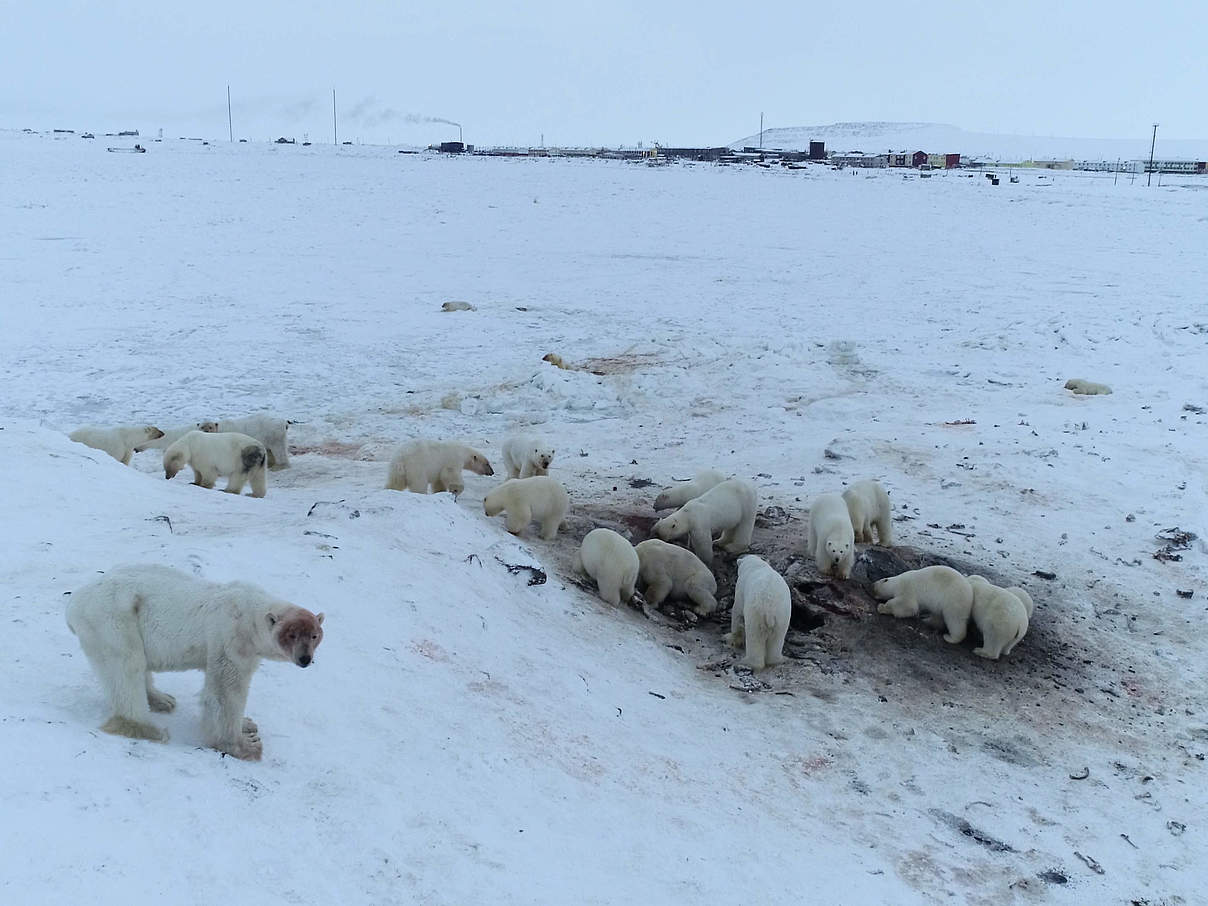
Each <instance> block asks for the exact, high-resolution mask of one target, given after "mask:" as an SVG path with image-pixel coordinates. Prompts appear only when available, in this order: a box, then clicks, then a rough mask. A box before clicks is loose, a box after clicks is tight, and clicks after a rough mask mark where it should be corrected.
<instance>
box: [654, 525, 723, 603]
mask: <svg viewBox="0 0 1208 906" xmlns="http://www.w3.org/2000/svg"><path fill="white" fill-rule="evenodd" d="M634 550H635V551H636V552H637V555H638V563H639V568H638V578H639V579H640V580H641V581H642V583H643V584H644V585H645V587H646V601H647V603H648V604H650V605H651V606H652V607H658V606H659V605H660V604H662V603H663V601H665V600H666V599H667V598H668V597H674V598H687V599H688V600H689V601H691V602H692V604H693V607H692V609H693V610H694V611H696V613H697V614H698V615H700V616H702V617H703V616H708V615H709V614H711V613H713V611H715V610H717V599H716V598H715V597H714V595H716V594H717V580H716V579H715V578H713V573H711V572H709V567H707V566H705V564H703V563H701V562H700V558H698V557H697V556H696V554H694V553H692V551H689V550H685V549H684V548H682V547H679V546H677V545H675V544H668V543H667V542H666V541H660V540H659V539H657V538H651V539H649V540H648V541H643V542H642V543H641V544H639V545H638V546H637V547H636V548H634Z"/></svg>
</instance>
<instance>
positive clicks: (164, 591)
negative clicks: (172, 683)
mask: <svg viewBox="0 0 1208 906" xmlns="http://www.w3.org/2000/svg"><path fill="white" fill-rule="evenodd" d="M67 625H68V627H69V628H70V629H71V631H72V632H73V633H75V635H76V637H77V638H79V640H80V647H81V648H83V649H84V654H85V655H87V656H88V660H89V662H90V663H91V664H92V669H93V671H94V672H95V673H96V675H97V678H98V679H100V681H101V686H102V687H103V688H104V690H105V694H106V695H107V696H108V698H109V704H110V706H111V707H112V708H113V716H112V717H110V718H109V720H107V721H106V722H105V723H104V724H103V725H102V726H101V729H102V730H104V731H105V732H106V733H115V734H118V735H121V736H130V737H133V738H134V739H153V740H159V741H163V740H166V739H167V738H168V734H167V732H166V731H164V730H161V729H160V728H158V727H156V726H154V725H153V724H152V723H151V712H152V711H171V710H172V709H173V708H175V707H176V699H175V698H173V697H172V696H171V695H167V694H165V693H163V692H160V691H159V690H158V689H156V688H155V685H154V684H153V682H152V677H151V674H152V672H161V671H168V670H204V671H205V674H206V678H205V686H204V688H203V689H202V693H201V704H202V728H203V730H204V733H205V740H206V744H207V745H209V746H213V747H214V748H215V749H218V751H220V752H226V753H227V754H228V755H234V756H235V757H236V758H246V759H249V760H252V761H256V760H259V758H260V755H261V749H262V747H261V742H260V736H259V731H258V729H257V727H256V724H255V723H254V722H252V721H251V720H250V719H249V718H247V717H245V716H244V714H243V711H244V708H245V707H246V706H247V694H248V687H249V686H250V684H251V681H252V674H253V673H255V672H256V668H257V667H258V666H259V665H260V661H261V660H262V659H268V660H271V661H293V663H295V664H297V665H298V666H299V667H307V666H309V665H310V664H311V662H312V661H313V660H314V656H315V649H316V648H317V647H318V646H319V643H320V642H321V641H322V640H323V614H321V613H320V614H313V613H311V612H310V611H309V610H306V609H305V608H303V607H297V606H295V605H293V604H290V603H289V602H287V601H282V600H279V599H277V598H274V597H271V596H270V595H268V594H267V593H265V592H264V591H263V590H261V589H259V588H257V587H256V586H255V585H249V584H247V583H245V582H228V583H226V584H219V583H216V582H206V581H204V580H202V579H197V578H194V577H193V576H190V575H188V574H186V573H183V572H180V571H179V570H175V569H170V568H168V567H166V566H153V565H142V566H125V567H119V568H117V569H112V570H110V571H109V572H108V573H107V574H106V575H105V576H103V577H101V578H99V579H96V580H94V581H93V582H90V583H89V584H88V585H85V586H84V587H83V588H81V589H79V590H78V591H76V592H75V594H73V595H72V596H71V602H70V603H69V604H68V607H67Z"/></svg>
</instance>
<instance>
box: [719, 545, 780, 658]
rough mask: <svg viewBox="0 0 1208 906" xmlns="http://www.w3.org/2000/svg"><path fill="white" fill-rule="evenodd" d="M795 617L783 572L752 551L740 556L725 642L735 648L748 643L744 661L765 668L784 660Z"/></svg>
mask: <svg viewBox="0 0 1208 906" xmlns="http://www.w3.org/2000/svg"><path fill="white" fill-rule="evenodd" d="M792 616H793V600H792V595H791V594H789V586H788V583H787V582H785V581H784V579H783V577H782V576H781V575H780V573H778V572H776V570H774V569H772V567H771V566H769V565H768V564H767V562H766V561H764V560H762V559H761V558H759V557H756V556H754V555H753V554H747V555H746V556H745V557H741V558H740V559H739V561H738V581H737V582H736V583H735V584H734V609H733V610H732V611H731V612H730V632H729V634H728V635H727V636H726V641H727V642H729V643H730V644H731V645H733V646H734V647H735V648H738V647H739V646H741V645H742V644H743V642H744V641H745V642H746V652H747V653H746V657H745V658H743V662H744V663H745V664H746V665H747V666H748V667H750V668H752V669H753V670H762V669H764V668H765V667H774V666H775V665H777V664H783V663H784V660H785V658H784V654H783V650H784V637H785V635H787V634H788V631H789V620H790V619H791V618H792Z"/></svg>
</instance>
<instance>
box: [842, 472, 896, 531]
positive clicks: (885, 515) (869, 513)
mask: <svg viewBox="0 0 1208 906" xmlns="http://www.w3.org/2000/svg"><path fill="white" fill-rule="evenodd" d="M843 501H844V502H845V503H846V504H847V513H848V515H849V516H850V517H851V527H852V531H854V532H855V535H856V541H860V542H865V541H866V542H868V543H869V544H872V530H873V528H874V527H876V530H877V543H878V544H879V545H881V547H893V527H892V526H893V523H892V519H893V511H892V510H891V508H890V506H889V495H888V494H887V493H885V489H884V488H883V487H881V483H880V482H879V481H874V480H873V479H871V478H868V479H865V480H864V481H857V482H856V483H855V484H853V485H852V486H851V487H849V488H848V489H847V490H846V491H844V492H843Z"/></svg>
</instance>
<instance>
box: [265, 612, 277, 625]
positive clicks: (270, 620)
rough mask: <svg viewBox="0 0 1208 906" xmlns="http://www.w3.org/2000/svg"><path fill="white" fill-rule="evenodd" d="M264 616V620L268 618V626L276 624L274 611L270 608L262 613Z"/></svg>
mask: <svg viewBox="0 0 1208 906" xmlns="http://www.w3.org/2000/svg"><path fill="white" fill-rule="evenodd" d="M264 618H265V619H266V620H268V625H269V626H276V625H277V615H276V614H275V613H273V612H272V611H271V610H270V611H269V612H268V613H266V614H265V615H264Z"/></svg>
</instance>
